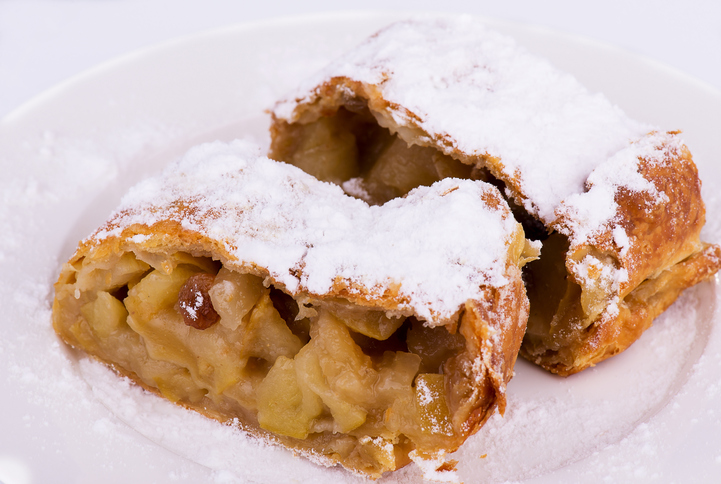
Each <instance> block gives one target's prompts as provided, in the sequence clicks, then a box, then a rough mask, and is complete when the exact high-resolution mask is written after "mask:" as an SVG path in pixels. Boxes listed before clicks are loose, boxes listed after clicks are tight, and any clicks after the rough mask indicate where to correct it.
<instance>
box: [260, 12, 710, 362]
mask: <svg viewBox="0 0 721 484" xmlns="http://www.w3.org/2000/svg"><path fill="white" fill-rule="evenodd" d="M478 32H481V33H478ZM483 32H484V27H483V26H482V25H479V24H475V23H473V22H471V21H469V20H468V19H465V20H461V21H457V20H431V21H428V20H414V21H408V22H400V23H398V24H395V25H393V26H391V27H388V28H387V29H384V30H383V31H381V32H379V33H377V34H376V35H374V36H373V37H371V38H370V39H368V40H367V41H366V42H365V43H363V44H361V45H360V46H358V47H357V48H356V49H354V50H352V51H350V52H349V53H348V54H346V56H345V57H343V58H341V59H339V60H337V61H335V62H334V63H333V64H331V65H330V66H328V67H327V68H326V69H324V70H323V71H321V72H320V73H319V74H318V75H316V76H315V77H314V78H313V79H312V80H310V81H309V82H307V83H306V84H305V85H303V86H302V87H301V88H300V89H299V90H298V91H296V92H295V93H292V94H291V95H290V96H288V97H287V98H285V99H283V100H281V101H279V102H278V104H277V105H276V107H275V109H274V111H273V113H272V115H273V120H272V125H271V138H272V141H271V149H270V156H271V157H272V158H274V159H279V160H283V161H286V162H288V163H292V164H295V165H296V166H299V167H301V168H302V169H304V170H306V171H308V172H309V173H311V174H314V175H315V176H318V177H320V178H322V179H326V180H328V181H333V182H335V183H339V184H341V185H342V186H343V187H344V189H345V190H346V191H347V192H348V193H350V194H352V195H355V196H358V197H360V198H363V199H366V200H368V201H370V202H371V203H384V202H385V201H387V200H389V199H392V198H393V197H394V196H402V195H403V194H404V193H405V191H407V189H409V188H412V187H413V186H417V185H418V184H421V185H422V184H427V183H432V182H433V181H434V180H437V179H442V178H445V177H447V176H453V177H460V178H480V179H485V180H488V181H490V182H492V183H494V184H496V185H497V186H499V187H500V188H502V191H504V193H505V194H506V195H507V197H508V200H509V203H511V205H512V206H513V208H514V213H515V214H516V217H517V219H518V220H519V221H521V222H522V223H523V224H524V228H525V229H526V233H527V234H528V235H529V236H530V237H532V238H536V239H538V240H542V241H543V242H544V249H543V251H542V255H541V258H540V260H539V261H536V262H533V263H531V264H529V265H528V266H527V268H528V270H527V271H526V278H527V281H528V282H529V284H528V290H529V298H530V300H531V316H530V319H529V329H528V333H527V335H526V338H525V341H524V344H523V346H522V349H521V354H522V355H523V356H524V357H526V358H527V359H529V360H530V361H533V362H534V363H536V364H538V365H540V366H542V367H544V368H546V369H548V370H550V371H552V372H555V373H558V374H560V375H564V376H566V375H570V374H573V373H576V372H579V371H581V370H583V369H585V368H588V367H589V366H593V365H595V364H597V363H599V362H600V361H602V360H604V359H605V358H608V357H609V356H612V355H614V354H617V353H619V352H621V351H623V350H624V349H626V348H627V347H628V346H629V345H630V344H631V343H633V342H634V341H635V340H636V339H638V338H639V336H640V335H641V333H642V332H643V331H644V330H645V329H647V328H648V327H649V326H650V325H651V322H652V321H653V319H654V318H655V317H656V316H658V315H659V314H660V313H661V312H663V311H664V310H665V309H666V308H667V307H668V306H669V305H670V304H671V303H672V302H673V301H674V300H675V299H676V298H677V297H678V295H679V294H680V293H681V292H682V291H683V290H684V289H686V288H688V287H690V286H692V285H694V284H696V283H698V282H699V281H701V280H704V279H706V278H708V277H710V276H711V275H713V274H714V273H715V272H716V271H717V270H718V269H719V267H721V249H719V247H718V246H717V245H712V244H705V243H703V242H701V240H700V231H701V228H702V227H703V225H704V221H705V218H704V217H705V209H704V204H703V201H702V199H701V192H700V187H701V183H700V181H699V178H698V172H697V168H696V166H695V164H694V162H693V160H692V158H691V154H690V152H689V150H688V149H687V147H686V146H685V145H684V144H683V142H682V141H681V140H680V136H679V133H678V132H662V131H658V130H655V129H654V128H652V127H647V126H645V125H641V124H640V123H636V122H634V121H632V120H629V119H628V118H626V117H625V115H623V113H621V112H620V110H618V109H617V108H616V107H614V106H612V105H610V103H608V102H607V101H605V100H603V99H602V98H600V97H599V96H594V95H591V94H589V93H587V92H586V91H585V90H584V89H583V88H582V87H581V86H580V85H577V83H575V81H573V80H568V79H567V78H566V77H564V75H563V74H559V73H557V72H556V71H555V70H554V69H553V68H551V67H550V66H549V65H547V64H546V63H545V62H544V61H541V60H538V59H534V58H531V56H530V55H529V54H527V53H525V52H524V51H522V49H520V48H517V47H515V46H513V45H511V43H510V41H507V40H504V39H499V38H498V37H497V36H496V35H495V34H492V33H489V34H483ZM404 41H406V42H407V44H404V43H403V42H404ZM403 45H405V48H404V47H401V46H403ZM489 46H490V47H489ZM404 49H405V50H404ZM406 51H407V54H406ZM500 51H503V54H502V55H501V54H499V53H498V52H500ZM459 59H461V60H460V61H459ZM499 59H500V60H499ZM426 65H429V66H431V67H428V68H426V67H424V66H426ZM523 69H526V70H523ZM521 72H525V76H526V77H524V76H521V75H520V73H521ZM489 73H490V74H489ZM534 75H536V76H537V78H538V79H537V80H536V78H535V77H533V76H534ZM494 76H495V77H494ZM514 76H515V77H514ZM527 76H530V78H533V79H534V82H533V83H527V82H526V79H528V77H527ZM561 85H563V86H564V87H563V88H561V87H558V86H561ZM418 86H420V87H418ZM569 86H570V87H569ZM562 89H566V91H563V90H562ZM448 93H450V94H448ZM509 93H510V94H509ZM517 98H518V99H520V100H517ZM556 101H557V104H554V102H556ZM474 103H476V104H474ZM486 107H487V110H486V111H484V108H486ZM506 108H507V109H506ZM542 108H543V109H545V111H543V110H541V109H542ZM569 113H571V114H569ZM458 116H467V117H466V118H461V119H460V120H459V119H457V118H458ZM479 118H484V119H483V120H482V122H481V121H479ZM539 120H542V122H539ZM463 121H466V122H467V126H471V127H472V126H476V125H478V126H479V128H478V129H479V130H478V131H476V132H475V133H473V132H472V130H471V129H467V127H466V126H463ZM483 130H488V132H493V133H499V134H500V139H499V140H496V139H491V138H489V135H488V133H486V132H485V131H483ZM569 133H572V134H573V136H574V137H575V138H574V137H569ZM606 138H607V139H606ZM388 139H391V141H388ZM609 140H610V141H609ZM401 145H402V146H401ZM389 146H390V147H389ZM399 146H400V147H399ZM596 146H598V147H599V148H598V149H597V148H596ZM589 147H590V148H589ZM534 149H535V150H536V151H534ZM594 150H596V151H594ZM318 152H324V153H325V154H326V156H324V157H322V158H321V157H319V156H317V153H318ZM349 153H350V154H351V155H352V156H349ZM389 153H391V154H389ZM329 159H333V160H334V161H333V163H335V165H333V163H331V162H330V161H329ZM399 159H400V160H401V161H398V160H399ZM419 159H421V160H426V159H432V160H433V165H431V164H430V162H426V161H421V162H419V161H416V160H419ZM349 160H350V161H349ZM439 160H441V161H439ZM538 160H544V161H543V162H545V161H546V160H547V161H548V162H549V165H548V166H547V167H545V169H544V167H543V162H542V161H538ZM589 160H590V161H589ZM556 161H557V163H555V162H556ZM424 163H425V164H424ZM551 163H555V164H551ZM539 165H540V168H539ZM580 165H583V166H585V167H586V168H578V166H580ZM328 166H336V168H335V169H329V168H328ZM408 166H414V167H415V172H414V175H413V176H409V175H408V173H409V172H412V170H411V169H409V168H408ZM428 166H431V168H430V171H431V173H430V174H429V175H427V176H425V178H423V177H421V176H420V175H418V173H420V172H422V171H424V170H425V172H428V170H429V168H428ZM389 167H390V168H389ZM433 167H435V169H436V170H435V171H433ZM544 170H545V172H544ZM567 170H568V171H569V172H573V173H572V174H573V176H575V177H576V178H578V177H581V178H580V180H576V181H574V180H575V179H573V177H570V178H569V179H568V180H566V177H565V176H564V175H565V171H567ZM583 170H585V171H583ZM425 172H424V173H425ZM388 173H390V175H388ZM393 177H396V178H398V179H401V181H397V180H393ZM624 177H627V179H626V178H624ZM577 181H578V182H579V183H580V184H579V186H578V187H575V185H574V183H576V182H577ZM584 181H585V183H584ZM389 186H390V188H389ZM557 193H562V194H563V196H559V195H557ZM599 205H600V207H599ZM599 211H601V212H604V211H605V213H604V217H603V219H602V220H598V218H599V217H598V214H597V213H596V212H599Z"/></svg>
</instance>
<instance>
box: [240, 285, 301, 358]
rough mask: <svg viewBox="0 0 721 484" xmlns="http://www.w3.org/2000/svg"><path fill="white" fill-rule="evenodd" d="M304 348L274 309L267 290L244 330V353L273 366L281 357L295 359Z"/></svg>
mask: <svg viewBox="0 0 721 484" xmlns="http://www.w3.org/2000/svg"><path fill="white" fill-rule="evenodd" d="M302 346H303V343H301V341H300V339H299V338H298V337H297V336H296V335H294V334H293V332H292V331H291V330H290V328H288V325H287V324H285V321H284V320H283V318H281V317H280V314H279V313H278V311H277V310H276V309H275V307H273V302H272V301H271V299H270V290H267V289H266V290H265V294H263V296H261V298H260V300H259V301H258V302H257V304H256V305H255V307H254V308H253V311H252V312H251V313H250V319H249V320H248V324H247V326H245V327H244V328H243V352H244V353H245V354H246V355H247V356H254V357H256V358H262V359H264V360H266V361H267V362H269V363H270V364H271V365H272V364H273V363H275V360H276V358H278V357H279V356H281V355H282V356H286V357H288V358H293V356H295V355H296V353H298V351H300V349H301V347H302Z"/></svg>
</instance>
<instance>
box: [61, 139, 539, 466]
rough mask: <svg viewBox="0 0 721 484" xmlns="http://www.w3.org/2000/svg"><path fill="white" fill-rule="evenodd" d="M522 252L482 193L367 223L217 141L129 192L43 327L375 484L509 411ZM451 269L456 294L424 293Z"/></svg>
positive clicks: (320, 189) (329, 195)
mask: <svg viewBox="0 0 721 484" xmlns="http://www.w3.org/2000/svg"><path fill="white" fill-rule="evenodd" d="M366 224H372V226H371V227H368V226H367V225H366ZM479 246H482V247H484V248H485V249H484V251H483V253H478V250H477V248H478V247H479ZM535 254H536V252H535V251H534V249H533V247H532V246H531V245H529V244H528V243H527V241H526V240H525V238H524V237H523V230H522V228H521V226H520V224H518V223H517V222H515V221H514V220H513V217H512V216H511V213H510V211H509V209H508V207H507V205H506V203H505V201H504V200H503V199H502V197H501V196H500V194H499V193H498V191H497V190H496V189H495V188H494V187H492V186H490V185H488V184H485V183H482V182H472V181H461V180H446V181H444V182H442V183H439V184H436V185H434V186H433V187H430V188H423V189H419V190H415V191H413V192H412V193H410V194H409V195H408V197H406V198H405V199H402V200H399V201H397V202H396V203H395V204H391V205H387V206H385V207H370V206H368V205H367V204H365V203H364V202H362V201H359V200H356V199H352V198H350V197H347V196H346V195H344V194H343V193H342V191H341V190H340V189H339V188H338V187H336V186H334V185H330V184H326V183H323V182H320V181H318V180H316V179H314V178H313V177H311V176H309V175H307V174H305V173H303V172H301V171H300V170H298V169H297V168H294V167H291V166H289V165H286V164H282V163H276V162H273V161H270V160H268V159H265V158H261V157H259V156H258V151H257V149H255V148H251V147H249V146H248V145H247V144H245V143H242V142H235V143H233V144H231V145H224V144H220V143H216V144H211V145H205V146H201V147H198V148H196V149H194V150H192V151H191V152H190V153H189V154H188V155H187V156H186V157H185V158H184V159H183V160H181V161H180V162H179V163H176V164H175V165H173V166H171V167H169V168H168V169H167V170H166V172H165V173H164V174H163V175H162V176H160V177H157V178H155V179H151V180H148V181H146V182H143V183H141V184H140V185H138V186H137V187H136V188H134V189H133V190H131V192H130V193H129V194H128V196H126V198H125V199H124V201H123V203H122V205H121V207H120V208H119V210H118V211H117V212H116V213H115V214H114V215H113V216H112V217H111V219H110V220H109V221H108V222H107V223H106V224H105V225H104V226H102V227H101V228H100V229H99V230H98V231H96V232H95V233H94V234H93V235H92V236H91V237H90V238H88V239H87V240H85V241H83V242H81V244H80V246H79V248H78V250H77V252H76V253H75V255H74V256H73V257H72V258H71V259H70V261H69V262H68V263H67V264H66V265H65V266H64V267H63V270H62V272H61V275H60V278H59V280H58V283H57V284H56V298H55V302H54V307H53V322H54V327H55V329H56V331H57V332H58V334H59V335H60V336H61V337H62V338H63V339H64V340H65V341H66V342H67V343H68V344H70V345H72V346H74V347H76V348H79V349H82V350H83V351H86V352H87V353H89V354H91V355H93V356H94V357H96V358H98V359H100V360H101V361H104V362H105V363H107V364H109V365H110V366H112V367H113V368H114V369H115V370H116V371H118V372H119V373H121V374H123V375H127V376H128V377H130V378H131V379H133V380H134V381H135V382H137V383H138V384H140V385H142V386H143V387H144V388H146V389H148V390H150V391H153V392H155V393H158V394H160V395H162V396H164V397H165V398H168V399H169V400H171V401H173V402H176V403H178V404H181V405H184V406H186V407H189V408H192V409H194V410H196V411H198V412H200V413H203V414H205V415H207V416H210V417H212V418H215V419H218V420H220V421H222V422H229V423H234V422H239V424H240V425H241V426H242V427H243V428H245V429H247V430H248V431H249V432H251V433H253V434H255V435H258V436H260V437H263V438H266V439H269V440H271V441H274V442H277V443H280V444H283V445H286V446H288V447H291V448H293V449H297V450H299V451H301V452H302V453H304V454H306V455H309V456H311V457H314V458H317V459H319V460H320V461H322V462H324V463H326V464H333V463H340V464H342V465H344V466H345V467H347V468H349V469H351V470H353V471H356V472H359V473H362V474H364V475H368V476H371V477H378V476H380V475H381V474H382V473H383V472H386V471H390V470H393V469H396V468H398V467H401V466H403V465H405V464H406V463H408V462H409V453H410V452H412V451H415V454H414V456H415V455H417V456H418V457H417V458H423V457H427V458H435V457H438V455H442V454H443V453H445V452H448V451H453V450H455V449H456V448H457V447H458V446H459V445H461V443H462V442H463V441H464V440H465V439H466V438H467V437H468V436H469V435H471V434H472V433H474V432H475V431H477V430H478V428H480V426H481V425H482V424H483V423H484V422H485V420H486V419H487V418H488V417H489V416H490V415H491V414H492V412H493V411H494V410H495V409H496V408H499V409H500V411H501V412H502V411H503V409H504V406H505V388H506V383H507V382H508V380H510V378H511V376H512V370H513V365H514V363H515V358H516V355H517V352H518V348H519V346H520V343H521V339H522V337H523V333H524V331H525V326H526V320H527V317H528V301H527V299H526V296H525V290H524V287H523V283H522V280H521V271H520V267H521V266H522V265H523V263H525V262H526V261H527V260H528V259H529V258H533V257H534V255H535ZM451 269H453V272H454V273H455V274H458V273H459V271H460V272H461V273H462V274H463V275H462V278H454V277H453V276H450V277H449V279H448V281H443V280H441V281H437V280H435V278H436V277H438V276H441V277H442V276H443V274H445V273H446V272H449V271H450V270H451ZM449 282H450V285H447V283H449ZM437 286H441V290H440V291H439V290H438V287H437Z"/></svg>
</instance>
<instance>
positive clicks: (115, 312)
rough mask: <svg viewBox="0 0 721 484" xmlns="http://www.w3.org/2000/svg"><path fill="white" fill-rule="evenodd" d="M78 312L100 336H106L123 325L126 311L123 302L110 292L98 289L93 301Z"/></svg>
mask: <svg viewBox="0 0 721 484" xmlns="http://www.w3.org/2000/svg"><path fill="white" fill-rule="evenodd" d="M80 313H81V314H82V315H83V317H84V318H85V320H86V321H87V322H88V324H89V325H90V327H91V328H92V329H93V331H94V332H95V333H96V334H97V335H98V336H99V337H100V338H103V339H105V338H107V337H108V336H110V335H111V334H112V333H113V332H115V331H116V330H117V329H118V328H120V327H122V326H125V321H126V319H127V318H128V311H127V310H126V309H125V306H123V303H121V302H120V301H118V300H117V299H116V298H114V297H113V296H112V295H111V294H110V293H108V292H105V291H99V292H98V296H97V298H96V299H95V301H92V302H89V303H87V304H85V305H84V306H83V307H82V308H80Z"/></svg>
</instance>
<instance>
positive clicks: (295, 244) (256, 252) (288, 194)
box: [90, 141, 518, 325]
mask: <svg viewBox="0 0 721 484" xmlns="http://www.w3.org/2000/svg"><path fill="white" fill-rule="evenodd" d="M489 200H490V203H488V201H489ZM178 206H187V207H188V209H187V210H185V211H184V212H182V213H181V214H179V212H178V211H177V210H176V207H178ZM166 219H170V220H176V221H178V222H180V223H181V225H182V226H183V227H184V228H185V229H187V230H192V231H196V232H199V233H201V234H204V235H206V236H208V237H210V238H212V239H214V240H216V241H218V242H219V243H221V244H223V245H224V247H225V249H226V250H227V251H228V252H229V253H230V254H231V255H232V256H234V257H235V258H236V261H237V262H238V263H239V264H254V265H257V266H260V267H263V268H265V269H267V270H268V271H269V273H270V275H271V276H272V277H273V279H274V280H275V281H276V282H277V283H280V284H283V285H284V287H285V288H286V289H287V290H288V291H289V292H291V293H292V294H298V293H300V292H307V293H310V294H317V295H323V294H327V293H329V292H331V290H332V289H333V287H334V284H336V283H337V281H338V279H339V278H340V279H341V280H342V281H343V282H344V283H348V284H350V287H349V289H348V290H349V291H350V292H351V293H353V292H355V291H357V289H356V287H358V286H360V288H361V289H362V290H364V291H367V293H369V294H370V296H371V297H379V296H382V295H383V293H384V291H385V290H386V289H387V288H389V287H391V286H398V291H399V295H400V298H399V299H400V301H399V302H400V305H399V311H401V312H404V313H408V314H415V315H417V316H419V317H420V318H422V319H424V320H426V321H428V323H429V324H434V325H435V324H444V323H445V321H447V320H448V319H449V318H451V317H452V316H453V315H455V314H456V313H457V311H458V310H459V309H460V308H461V307H462V305H463V304H464V303H465V302H466V301H467V300H469V299H475V298H477V297H478V294H479V292H478V291H479V288H481V287H483V286H493V287H502V286H504V285H505V284H507V279H506V277H505V271H506V265H507V261H506V258H507V257H508V253H509V243H510V241H511V240H512V238H513V237H514V235H515V231H516V230H517V226H518V224H517V222H516V221H515V220H514V219H513V217H512V215H511V213H510V211H509V210H508V209H507V208H506V206H505V204H504V203H503V201H502V199H501V197H500V194H499V193H498V191H497V190H496V189H495V188H494V187H492V186H491V185H489V184H486V183H484V182H480V181H471V180H458V179H444V180H441V181H439V182H437V183H435V184H434V185H433V186H431V187H419V188H417V189H415V190H413V191H412V192H410V193H409V194H408V195H407V196H406V197H404V198H398V199H395V200H392V201H390V202H388V203H386V204H385V205H383V206H369V205H368V204H366V203H365V202H363V201H361V200H358V199H355V198H352V197H349V196H347V195H346V194H345V193H343V191H342V189H341V188H340V187H338V186H337V185H333V184H330V183H325V182H321V181H319V180H317V179H316V178H314V177H312V176H310V175H308V174H306V173H304V172H302V171H301V170H300V169H298V168H296V167H294V166H291V165H288V164H285V163H279V162H275V161H272V160H269V159H267V158H265V157H262V156H260V149H259V148H257V147H256V146H254V145H252V144H249V143H247V142H244V141H234V142H232V143H230V144H225V143H221V142H215V143H209V144H204V145H200V146H197V147H195V148H193V149H192V150H191V151H190V152H189V153H188V154H187V155H186V156H185V157H183V158H182V159H181V160H180V161H178V162H177V163H174V164H172V165H170V166H169V167H168V168H167V169H166V170H165V171H164V172H163V174H162V175H160V176H158V177H155V178H150V179H147V180H145V181H143V182H141V183H140V184H138V185H136V186H135V187H133V188H132V189H131V190H130V191H129V193H128V194H127V195H126V197H124V198H123V201H122V203H121V205H120V208H119V209H118V211H117V212H116V215H114V216H113V217H111V220H110V222H109V224H110V225H109V228H108V227H103V228H101V229H100V230H99V231H98V232H97V233H96V234H94V235H93V236H92V237H91V239H90V240H91V241H92V240H93V239H98V240H102V239H104V238H106V237H110V236H115V235H119V234H120V233H121V232H122V231H123V230H124V229H125V228H127V227H129V226H131V225H133V224H143V225H145V226H148V227H149V226H151V225H152V224H154V223H157V222H159V221H162V220H166ZM346 281H347V282H346Z"/></svg>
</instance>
